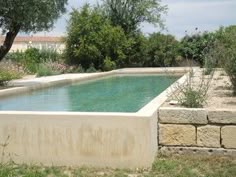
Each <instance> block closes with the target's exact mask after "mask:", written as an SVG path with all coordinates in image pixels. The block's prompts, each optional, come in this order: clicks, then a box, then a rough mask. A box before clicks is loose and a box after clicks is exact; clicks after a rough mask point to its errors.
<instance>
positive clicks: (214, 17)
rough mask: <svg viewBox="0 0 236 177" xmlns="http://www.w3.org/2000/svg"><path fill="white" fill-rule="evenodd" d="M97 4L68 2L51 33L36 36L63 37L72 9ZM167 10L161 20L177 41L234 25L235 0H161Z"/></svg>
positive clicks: (146, 28) (81, 0) (79, 0)
mask: <svg viewBox="0 0 236 177" xmlns="http://www.w3.org/2000/svg"><path fill="white" fill-rule="evenodd" d="M97 1H98V2H99V1H100V0H68V2H69V3H68V7H67V9H68V11H67V14H65V15H63V16H62V17H61V18H60V19H59V20H58V21H57V23H56V24H55V28H54V29H53V30H52V31H51V32H49V33H48V32H45V33H38V34H37V35H47V36H49V35H54V36H58V35H65V34H66V32H65V31H66V25H67V20H68V18H69V15H68V14H69V12H70V11H71V9H72V8H80V7H81V6H82V5H83V4H84V3H86V2H88V3H90V4H91V5H93V4H96V3H97ZM162 4H165V5H167V6H168V13H167V15H166V16H163V19H164V20H165V25H166V28H167V29H168V33H170V34H172V35H175V36H176V37H177V38H178V39H179V38H181V37H183V36H184V35H185V31H188V33H192V32H193V31H194V29H195V28H196V27H198V29H199V30H200V31H213V30H216V29H218V28H219V27H220V26H228V25H236V0H162ZM141 28H142V31H143V32H144V33H145V34H148V33H152V32H158V31H159V29H155V28H154V27H153V26H152V25H149V24H142V27H141Z"/></svg>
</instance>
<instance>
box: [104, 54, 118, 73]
mask: <svg viewBox="0 0 236 177" xmlns="http://www.w3.org/2000/svg"><path fill="white" fill-rule="evenodd" d="M113 69H116V63H115V62H114V61H111V59H110V58H109V57H106V58H105V60H104V62H103V70H104V71H110V70H113Z"/></svg>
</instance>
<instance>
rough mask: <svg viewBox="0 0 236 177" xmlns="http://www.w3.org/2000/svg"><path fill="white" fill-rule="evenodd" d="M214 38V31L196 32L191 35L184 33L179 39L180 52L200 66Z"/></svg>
mask: <svg viewBox="0 0 236 177" xmlns="http://www.w3.org/2000/svg"><path fill="white" fill-rule="evenodd" d="M215 40H216V37H215V34H214V33H208V32H204V33H196V34H193V35H186V36H185V37H184V38H183V39H182V40H181V43H180V45H181V48H180V51H181V54H182V56H183V57H184V58H186V59H192V60H195V61H196V62H198V63H199V64H200V66H204V56H205V54H206V53H208V51H209V50H210V48H211V47H212V45H213V44H214V42H215Z"/></svg>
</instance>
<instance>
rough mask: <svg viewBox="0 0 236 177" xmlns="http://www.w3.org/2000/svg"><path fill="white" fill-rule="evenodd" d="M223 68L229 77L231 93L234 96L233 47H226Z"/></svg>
mask: <svg viewBox="0 0 236 177" xmlns="http://www.w3.org/2000/svg"><path fill="white" fill-rule="evenodd" d="M224 68H225V71H226V73H227V74H228V76H229V78H230V81H231V84H232V88H233V95H234V96H236V51H235V48H231V49H227V52H226V55H225V64H224Z"/></svg>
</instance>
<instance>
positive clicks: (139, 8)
mask: <svg viewBox="0 0 236 177" xmlns="http://www.w3.org/2000/svg"><path fill="white" fill-rule="evenodd" d="M102 7H103V11H104V13H105V15H106V16H107V17H108V18H109V19H110V20H111V22H112V25H115V26H121V27H122V28H123V29H124V31H125V33H126V34H129V33H131V32H134V31H137V30H138V27H139V25H140V24H141V23H142V22H147V23H151V24H153V25H159V26H161V27H162V26H163V23H162V20H161V14H162V13H163V12H165V11H166V9H167V8H166V6H162V5H161V4H160V0H103V4H102Z"/></svg>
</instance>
